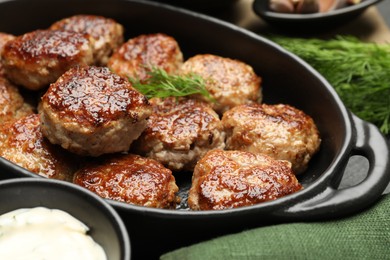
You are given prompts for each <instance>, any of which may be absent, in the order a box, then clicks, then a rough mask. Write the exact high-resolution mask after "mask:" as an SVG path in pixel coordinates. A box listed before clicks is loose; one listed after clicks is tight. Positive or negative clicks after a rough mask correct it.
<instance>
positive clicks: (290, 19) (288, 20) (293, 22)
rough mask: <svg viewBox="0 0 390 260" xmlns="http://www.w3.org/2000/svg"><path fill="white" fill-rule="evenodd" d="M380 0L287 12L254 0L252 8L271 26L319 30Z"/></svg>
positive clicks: (349, 19)
mask: <svg viewBox="0 0 390 260" xmlns="http://www.w3.org/2000/svg"><path fill="white" fill-rule="evenodd" d="M380 1H382V0H363V1H362V2H361V3H359V4H356V5H350V6H346V7H342V8H339V9H335V10H332V11H329V12H325V13H313V14H288V13H277V12H274V11H271V10H270V9H269V0H255V1H254V2H253V10H254V11H255V13H256V14H257V15H258V16H259V17H261V18H262V19H263V20H265V21H266V22H267V23H268V24H270V25H271V26H275V27H277V28H279V29H282V30H289V31H292V32H301V33H305V32H319V31H322V30H328V29H332V28H334V27H336V26H339V25H343V24H346V23H348V22H349V21H351V20H353V19H355V18H356V17H358V16H359V15H361V14H362V13H363V12H364V11H365V10H366V9H367V8H368V7H370V6H372V5H375V4H377V3H379V2H380Z"/></svg>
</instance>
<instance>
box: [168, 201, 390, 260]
mask: <svg viewBox="0 0 390 260" xmlns="http://www.w3.org/2000/svg"><path fill="white" fill-rule="evenodd" d="M160 259H161V260H170V259H180V260H183V259H194V260H195V259H202V260H204V259H213V260H214V259H289V260H290V259H332V260H333V259H370V260H374V259H390V195H383V197H382V198H381V199H380V201H379V202H378V203H376V204H375V205H374V206H373V207H371V208H370V209H367V210H366V211H364V212H362V213H360V214H358V215H354V216H352V217H348V218H343V219H340V220H333V221H328V222H326V221H325V222H309V223H290V224H280V225H274V226H267V227H261V228H256V229H251V230H248V231H244V232H241V233H237V234H232V235H226V236H222V237H219V238H216V239H213V240H210V241H205V242H202V243H199V244H195V245H192V246H188V247H184V248H180V249H177V250H175V251H172V252H169V253H166V254H164V255H162V256H161V258H160Z"/></svg>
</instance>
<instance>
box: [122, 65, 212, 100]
mask: <svg viewBox="0 0 390 260" xmlns="http://www.w3.org/2000/svg"><path fill="white" fill-rule="evenodd" d="M148 73H149V78H148V79H146V80H144V81H140V80H138V79H133V78H130V79H129V80H130V82H131V83H132V85H133V87H134V88H135V89H137V90H138V91H139V92H141V93H142V94H144V95H145V96H146V97H147V98H153V97H157V98H167V97H184V96H190V95H195V94H200V95H202V96H204V97H206V98H207V99H208V100H210V101H213V100H214V99H213V98H212V96H211V95H210V93H209V92H208V91H207V89H206V84H205V80H204V79H203V78H202V77H201V76H199V75H197V74H187V75H170V74H168V73H167V72H166V71H165V70H163V69H160V68H156V67H152V68H151V69H150V71H149V72H148Z"/></svg>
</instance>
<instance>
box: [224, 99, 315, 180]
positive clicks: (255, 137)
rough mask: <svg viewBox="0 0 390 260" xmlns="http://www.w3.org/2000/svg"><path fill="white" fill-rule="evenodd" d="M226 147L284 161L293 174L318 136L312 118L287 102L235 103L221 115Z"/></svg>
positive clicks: (300, 168) (301, 167)
mask: <svg viewBox="0 0 390 260" xmlns="http://www.w3.org/2000/svg"><path fill="white" fill-rule="evenodd" d="M222 123H223V126H224V129H225V131H226V149H228V150H243V151H249V152H252V153H264V154H267V155H269V156H272V157H274V158H276V159H280V160H288V161H290V162H291V163H292V168H293V170H294V172H295V173H296V174H300V173H302V172H303V171H305V170H306V168H307V166H308V163H309V161H310V159H311V158H312V156H313V155H314V154H315V153H316V152H317V151H318V150H319V147H320V143H321V138H320V135H319V131H318V129H317V126H316V125H315V123H314V121H313V119H312V118H311V117H310V116H309V115H307V114H305V113H304V112H303V111H301V110H299V109H297V108H294V107H292V106H290V105H285V104H276V105H267V104H251V105H241V106H237V107H235V108H233V109H231V110H229V111H227V112H226V113H225V114H224V115H223V117H222Z"/></svg>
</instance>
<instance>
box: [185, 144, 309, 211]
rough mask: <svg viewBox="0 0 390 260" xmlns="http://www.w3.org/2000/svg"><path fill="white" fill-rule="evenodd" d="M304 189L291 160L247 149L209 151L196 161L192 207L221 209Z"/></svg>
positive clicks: (266, 199)
mask: <svg viewBox="0 0 390 260" xmlns="http://www.w3.org/2000/svg"><path fill="white" fill-rule="evenodd" d="M301 189H302V186H301V184H299V182H298V180H297V179H296V177H295V175H294V173H293V172H292V170H291V163H290V162H288V161H282V160H275V159H273V158H272V157H269V156H267V155H263V154H253V153H249V152H245V151H224V150H212V151H209V152H208V153H207V154H206V155H205V156H204V157H203V158H202V159H201V160H200V161H199V162H198V164H197V165H196V167H195V170H194V175H193V178H192V186H191V188H190V191H189V196H188V205H189V207H190V208H191V209H192V210H220V209H230V208H237V207H243V206H250V205H254V204H258V203H261V202H265V201H270V200H275V199H277V198H280V197H283V196H286V195H288V194H291V193H294V192H297V191H299V190H301Z"/></svg>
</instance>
